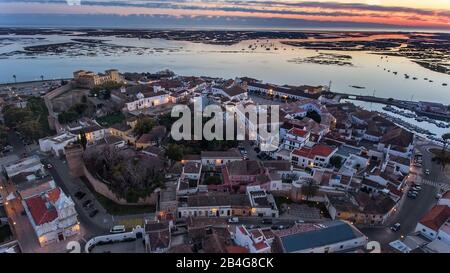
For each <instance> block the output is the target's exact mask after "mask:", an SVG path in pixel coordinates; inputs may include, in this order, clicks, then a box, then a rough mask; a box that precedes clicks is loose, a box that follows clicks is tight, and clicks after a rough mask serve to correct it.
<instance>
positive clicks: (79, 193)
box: [75, 191, 86, 200]
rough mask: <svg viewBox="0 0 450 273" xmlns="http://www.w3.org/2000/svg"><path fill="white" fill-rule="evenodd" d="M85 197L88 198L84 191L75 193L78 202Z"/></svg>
mask: <svg viewBox="0 0 450 273" xmlns="http://www.w3.org/2000/svg"><path fill="white" fill-rule="evenodd" d="M84 196H86V193H84V192H82V191H77V192H76V193H75V197H76V198H77V199H78V200H81V199H83V197H84Z"/></svg>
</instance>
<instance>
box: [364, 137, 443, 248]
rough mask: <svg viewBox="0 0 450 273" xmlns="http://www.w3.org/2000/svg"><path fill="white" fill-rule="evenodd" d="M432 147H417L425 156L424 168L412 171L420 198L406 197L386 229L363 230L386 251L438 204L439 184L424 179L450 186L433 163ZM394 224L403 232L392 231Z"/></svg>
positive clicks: (438, 166)
mask: <svg viewBox="0 0 450 273" xmlns="http://www.w3.org/2000/svg"><path fill="white" fill-rule="evenodd" d="M430 147H433V146H430V145H429V144H425V145H417V146H416V148H417V149H418V150H419V151H420V152H421V153H422V155H423V163H422V164H423V166H422V168H413V170H412V173H413V172H417V174H418V175H417V176H416V178H415V181H416V183H418V184H421V185H422V190H421V192H420V193H419V195H418V197H417V198H416V199H410V198H408V197H406V196H405V197H404V198H406V199H404V203H403V204H402V206H401V207H400V209H399V212H398V214H397V215H395V216H394V217H393V218H392V219H391V221H390V222H389V223H387V226H386V227H382V228H362V229H361V231H363V232H364V233H365V234H366V235H367V236H368V237H369V239H370V240H375V241H379V242H380V243H381V245H382V247H383V248H384V249H387V248H388V244H389V243H390V242H392V241H395V240H397V239H399V238H401V236H405V235H408V234H410V233H411V232H413V231H414V229H415V227H416V225H417V223H418V222H419V221H420V219H421V218H422V217H423V215H425V213H426V212H427V211H428V210H429V209H430V208H431V207H433V206H434V205H435V204H436V203H437V199H436V194H437V193H438V191H439V188H438V187H436V184H438V183H434V184H432V183H422V180H423V179H425V180H427V181H435V182H436V181H439V182H440V183H446V184H450V182H449V181H448V179H446V178H445V177H444V175H443V172H442V169H441V166H440V165H438V164H436V163H435V162H433V161H431V159H432V157H433V154H431V153H430V152H429V151H428V149H429V148H430ZM426 169H429V170H430V174H429V175H426V174H425V173H424V172H425V170H426ZM430 184H432V185H430ZM433 185H434V186H433ZM394 223H400V224H401V230H400V231H399V232H393V231H391V230H390V228H389V227H390V225H392V224H394Z"/></svg>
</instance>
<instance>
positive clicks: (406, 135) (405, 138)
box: [380, 128, 414, 147]
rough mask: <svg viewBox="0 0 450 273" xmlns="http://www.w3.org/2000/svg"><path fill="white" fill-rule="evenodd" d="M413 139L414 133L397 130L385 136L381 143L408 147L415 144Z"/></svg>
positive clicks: (401, 129)
mask: <svg viewBox="0 0 450 273" xmlns="http://www.w3.org/2000/svg"><path fill="white" fill-rule="evenodd" d="M413 139H414V134H413V133H411V132H408V131H406V130H405V129H403V128H396V129H393V130H390V131H388V132H387V133H386V134H384V135H383V137H382V138H381V141H380V142H381V143H384V144H387V145H388V144H390V145H394V146H400V147H408V145H409V144H411V143H412V142H413Z"/></svg>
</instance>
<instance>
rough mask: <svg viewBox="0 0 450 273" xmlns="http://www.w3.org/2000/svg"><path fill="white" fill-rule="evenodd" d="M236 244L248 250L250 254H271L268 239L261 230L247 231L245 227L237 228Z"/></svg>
mask: <svg viewBox="0 0 450 273" xmlns="http://www.w3.org/2000/svg"><path fill="white" fill-rule="evenodd" d="M234 242H235V243H236V244H237V245H239V246H243V247H245V248H247V249H248V251H249V252H250V253H270V252H271V247H270V243H269V240H268V238H266V237H265V236H264V233H263V232H262V231H261V230H260V229H255V230H251V231H249V230H247V228H245V226H244V225H241V226H236V232H235V236H234Z"/></svg>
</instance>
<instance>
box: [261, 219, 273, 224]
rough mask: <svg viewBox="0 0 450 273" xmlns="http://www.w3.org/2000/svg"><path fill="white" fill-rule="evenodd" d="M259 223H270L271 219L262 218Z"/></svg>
mask: <svg viewBox="0 0 450 273" xmlns="http://www.w3.org/2000/svg"><path fill="white" fill-rule="evenodd" d="M261 223H263V224H272V223H273V221H272V219H263V220H262V221H261Z"/></svg>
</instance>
